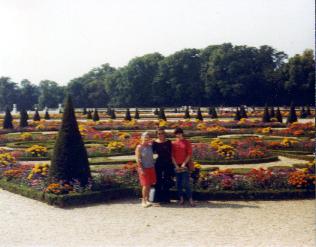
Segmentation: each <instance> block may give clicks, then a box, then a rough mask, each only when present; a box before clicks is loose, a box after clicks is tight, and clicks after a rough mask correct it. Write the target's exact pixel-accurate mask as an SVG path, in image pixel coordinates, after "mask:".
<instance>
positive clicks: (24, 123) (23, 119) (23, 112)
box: [20, 109, 29, 128]
mask: <svg viewBox="0 0 316 247" xmlns="http://www.w3.org/2000/svg"><path fill="white" fill-rule="evenodd" d="M28 119H29V116H28V115H27V112H26V110H25V109H22V110H21V111H20V127H21V128H24V127H27V126H28V122H27V120H28Z"/></svg>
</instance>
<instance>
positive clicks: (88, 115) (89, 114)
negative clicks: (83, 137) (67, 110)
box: [87, 110, 92, 119]
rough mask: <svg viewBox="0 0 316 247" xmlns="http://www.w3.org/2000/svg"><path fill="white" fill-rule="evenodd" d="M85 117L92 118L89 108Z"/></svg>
mask: <svg viewBox="0 0 316 247" xmlns="http://www.w3.org/2000/svg"><path fill="white" fill-rule="evenodd" d="M87 119H92V112H91V111H90V110H89V111H88V113H87Z"/></svg>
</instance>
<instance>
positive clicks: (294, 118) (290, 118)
mask: <svg viewBox="0 0 316 247" xmlns="http://www.w3.org/2000/svg"><path fill="white" fill-rule="evenodd" d="M286 122H287V123H288V124H290V123H294V122H297V115H296V111H295V106H294V104H293V103H291V108H290V112H289V115H288V117H287V121H286Z"/></svg>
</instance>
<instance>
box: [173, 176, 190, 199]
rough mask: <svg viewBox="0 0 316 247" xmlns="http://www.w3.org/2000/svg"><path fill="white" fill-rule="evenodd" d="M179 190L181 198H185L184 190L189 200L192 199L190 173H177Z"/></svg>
mask: <svg viewBox="0 0 316 247" xmlns="http://www.w3.org/2000/svg"><path fill="white" fill-rule="evenodd" d="M176 178H177V190H178V196H179V198H181V197H183V195H184V193H183V188H184V189H185V194H186V196H187V198H188V199H190V198H192V192H191V188H190V174H189V172H177V173H176Z"/></svg>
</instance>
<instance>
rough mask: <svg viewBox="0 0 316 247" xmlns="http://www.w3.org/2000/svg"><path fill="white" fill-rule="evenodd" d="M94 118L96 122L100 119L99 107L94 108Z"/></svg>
mask: <svg viewBox="0 0 316 247" xmlns="http://www.w3.org/2000/svg"><path fill="white" fill-rule="evenodd" d="M92 120H93V121H94V122H96V121H99V120H100V117H99V113H98V110H97V109H94V111H93V116H92Z"/></svg>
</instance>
